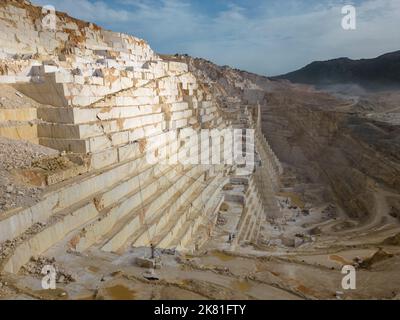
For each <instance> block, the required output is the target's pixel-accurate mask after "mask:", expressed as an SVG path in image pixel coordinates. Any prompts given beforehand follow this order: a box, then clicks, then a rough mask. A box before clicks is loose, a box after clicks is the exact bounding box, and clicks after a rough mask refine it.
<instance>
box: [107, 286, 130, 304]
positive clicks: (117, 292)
mask: <svg viewBox="0 0 400 320" xmlns="http://www.w3.org/2000/svg"><path fill="white" fill-rule="evenodd" d="M105 290H106V292H107V294H108V295H109V296H110V297H111V298H112V299H113V300H134V299H135V291H133V290H131V289H129V288H127V287H125V286H123V285H120V284H117V285H115V286H113V287H109V288H106V289H105Z"/></svg>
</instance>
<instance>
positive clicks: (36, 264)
mask: <svg viewBox="0 0 400 320" xmlns="http://www.w3.org/2000/svg"><path fill="white" fill-rule="evenodd" d="M47 265H51V266H53V267H54V268H55V270H56V281H57V283H63V284H68V283H71V282H75V279H74V278H73V276H72V275H70V274H69V273H68V272H67V271H65V270H64V269H63V268H62V267H61V266H60V265H59V264H57V263H56V259H55V258H54V257H53V258H48V257H43V256H39V257H32V258H31V260H30V261H29V262H28V263H27V264H26V265H25V266H23V267H22V268H21V270H20V273H21V274H25V275H32V276H37V277H43V274H42V270H43V268H44V266H47Z"/></svg>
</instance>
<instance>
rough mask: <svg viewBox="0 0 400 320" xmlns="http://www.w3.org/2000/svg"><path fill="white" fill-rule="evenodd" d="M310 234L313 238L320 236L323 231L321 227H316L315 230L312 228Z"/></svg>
mask: <svg viewBox="0 0 400 320" xmlns="http://www.w3.org/2000/svg"><path fill="white" fill-rule="evenodd" d="M308 233H309V234H310V235H312V236H316V235H320V234H321V233H322V230H321V228H320V227H315V228H312V229H311V230H310V231H308Z"/></svg>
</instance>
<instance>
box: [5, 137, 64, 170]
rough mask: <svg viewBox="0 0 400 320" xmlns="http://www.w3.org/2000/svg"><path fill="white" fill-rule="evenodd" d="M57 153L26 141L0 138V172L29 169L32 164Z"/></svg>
mask: <svg viewBox="0 0 400 320" xmlns="http://www.w3.org/2000/svg"><path fill="white" fill-rule="evenodd" d="M58 153H59V152H58V151H56V150H53V149H50V148H47V147H43V146H39V145H36V144H33V143H31V142H28V141H23V140H13V139H8V138H4V137H0V170H7V171H10V170H12V169H22V168H29V167H31V166H32V163H33V162H35V161H38V160H39V159H41V158H45V157H49V156H56V155H58Z"/></svg>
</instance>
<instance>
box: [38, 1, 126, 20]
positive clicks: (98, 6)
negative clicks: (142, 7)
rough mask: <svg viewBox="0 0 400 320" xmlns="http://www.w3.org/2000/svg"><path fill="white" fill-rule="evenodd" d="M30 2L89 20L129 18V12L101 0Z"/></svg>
mask: <svg viewBox="0 0 400 320" xmlns="http://www.w3.org/2000/svg"><path fill="white" fill-rule="evenodd" d="M32 2H33V3H34V4H37V5H40V6H44V5H47V4H51V5H53V6H54V7H55V8H56V10H57V11H63V12H67V13H68V14H69V15H71V16H73V17H75V18H79V19H82V20H87V21H91V22H92V21H97V22H117V21H118V22H120V21H124V22H127V21H128V19H129V12H127V11H125V10H117V9H113V8H112V7H110V6H109V5H107V4H106V3H105V2H103V1H89V0H33V1H32Z"/></svg>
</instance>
